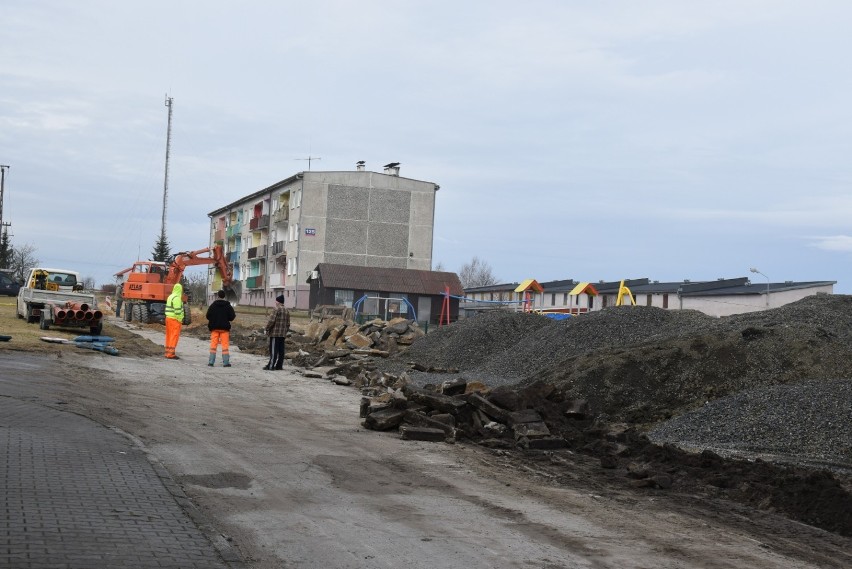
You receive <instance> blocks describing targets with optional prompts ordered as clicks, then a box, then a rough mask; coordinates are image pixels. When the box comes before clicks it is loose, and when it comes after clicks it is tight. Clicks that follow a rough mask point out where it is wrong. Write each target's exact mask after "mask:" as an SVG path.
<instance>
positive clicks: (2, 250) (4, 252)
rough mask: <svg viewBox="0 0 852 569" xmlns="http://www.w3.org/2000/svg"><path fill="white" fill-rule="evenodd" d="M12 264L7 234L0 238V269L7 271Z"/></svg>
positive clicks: (4, 233)
mask: <svg viewBox="0 0 852 569" xmlns="http://www.w3.org/2000/svg"><path fill="white" fill-rule="evenodd" d="M11 262H12V246H11V245H10V244H9V232H8V231H4V232H3V236H2V237H0V269H8V268H10V267H9V265H10V264H11Z"/></svg>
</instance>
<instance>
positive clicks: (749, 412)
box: [648, 379, 852, 467]
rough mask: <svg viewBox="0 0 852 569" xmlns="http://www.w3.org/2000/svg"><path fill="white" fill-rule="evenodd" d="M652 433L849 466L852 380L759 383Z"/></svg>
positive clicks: (658, 439) (654, 437)
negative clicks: (767, 384)
mask: <svg viewBox="0 0 852 569" xmlns="http://www.w3.org/2000/svg"><path fill="white" fill-rule="evenodd" d="M648 438H649V439H651V441H653V442H655V443H659V444H662V443H674V444H677V445H679V446H683V447H686V448H690V447H691V448H697V449H706V448H710V449H717V450H722V451H732V452H745V453H757V454H761V455H768V456H767V458H777V457H780V458H781V459H782V460H783V457H785V456H791V455H792V456H795V457H796V458H797V461H796V462H800V463H810V464H814V465H820V466H827V467H832V466H837V465H845V466H846V467H849V466H852V380H850V379H836V380H830V381H817V380H805V381H801V382H798V383H794V384H788V385H770V386H762V387H756V388H754V389H749V390H746V391H743V392H742V393H738V394H736V395H732V396H730V397H725V398H722V399H718V400H716V401H712V402H710V403H708V404H707V405H705V406H703V407H702V408H700V409H697V410H695V411H691V412H688V413H686V414H684V415H682V416H680V417H677V418H675V419H672V420H670V421H667V422H665V423H662V424H661V425H659V426H657V427H656V428H654V429H652V430H651V431H650V432H649V433H648ZM773 455H774V456H773Z"/></svg>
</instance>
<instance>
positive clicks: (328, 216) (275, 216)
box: [208, 162, 439, 309]
mask: <svg viewBox="0 0 852 569" xmlns="http://www.w3.org/2000/svg"><path fill="white" fill-rule="evenodd" d="M438 189H439V186H438V185H437V184H435V183H432V182H424V181H420V180H413V179H410V178H403V177H401V176H400V175H399V163H396V162H394V163H391V164H387V165H385V167H384V172H383V173H379V172H371V171H368V170H366V168H365V165H364V163H363V162H359V163H358V164H357V165H356V169H355V170H353V171H331V172H312V171H307V172H299V173H297V174H294V175H293V176H290V177H289V178H286V179H284V180H281V181H280V182H277V183H275V184H272V185H271V186H268V187H266V188H263V189H261V190H258V191H256V192H254V193H252V194H249V195H247V196H244V197H242V198H240V199H238V200H236V201H234V202H232V203H230V204H228V205H226V206H224V207H221V208H219V209H216V210H214V211H212V212H210V213H209V214H208V217H209V218H210V243H211V246H212V245H216V244H220V245H222V246H223V247H224V249H225V253H226V255H227V256H228V261H229V262H230V263H232V264H233V269H234V280H235V281H237V282H238V283H239V285H240V286H241V290H242V295H241V298H240V304H246V305H256V306H271V305H272V304H274V299H275V297H277V296H278V295H282V294H283V295H284V297H285V303H286V305H287V306H288V307H289V308H296V309H308V307H309V306H308V304H309V294H310V285H309V280H310V278H311V276H312V274H313V271H314V269H315V268H316V267H317V265H319V264H320V263H334V264H340V265H353V266H365V267H389V268H398V269H419V270H429V269H430V268H431V266H432V236H433V227H434V219H435V194H436V192H437V191H438ZM208 282H209V289H208V294H209V295H211V296H212V295H213V294H214V293H215V291H217V290H218V289H219V288H221V286H222V282H221V278H220V277H219V275H217V274H215V271H211V278H210V279H209V281H208Z"/></svg>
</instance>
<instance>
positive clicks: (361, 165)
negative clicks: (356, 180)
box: [355, 160, 366, 172]
mask: <svg viewBox="0 0 852 569" xmlns="http://www.w3.org/2000/svg"><path fill="white" fill-rule="evenodd" d="M365 164H366V162H364V161H363V160H358V161H357V162H355V170H357V171H358V172H363V171H364V165H365Z"/></svg>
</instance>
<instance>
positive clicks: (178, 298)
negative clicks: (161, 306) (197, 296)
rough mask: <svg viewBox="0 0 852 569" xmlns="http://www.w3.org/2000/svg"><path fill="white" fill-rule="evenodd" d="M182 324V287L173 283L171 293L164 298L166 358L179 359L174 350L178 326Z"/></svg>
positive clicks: (177, 338) (178, 335)
mask: <svg viewBox="0 0 852 569" xmlns="http://www.w3.org/2000/svg"><path fill="white" fill-rule="evenodd" d="M182 324H183V287H182V286H181V284H180V283H177V284H175V286H174V288H172V293H171V294H170V295H169V298H167V299H166V359H170V360H179V359H180V358H179V357H178V356H177V354H176V353H175V351H176V350H177V345H178V340H179V339H180V327H181V325H182Z"/></svg>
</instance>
